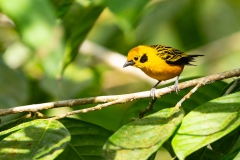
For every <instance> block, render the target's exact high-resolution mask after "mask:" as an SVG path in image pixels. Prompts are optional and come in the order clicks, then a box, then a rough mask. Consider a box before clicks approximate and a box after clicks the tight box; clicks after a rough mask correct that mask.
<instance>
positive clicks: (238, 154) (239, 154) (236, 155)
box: [221, 147, 240, 160]
mask: <svg viewBox="0 0 240 160" xmlns="http://www.w3.org/2000/svg"><path fill="white" fill-rule="evenodd" d="M230 159H231V160H238V159H240V147H239V148H236V149H235V150H234V151H232V152H231V153H229V154H228V155H226V156H224V157H222V159H221V160H230Z"/></svg>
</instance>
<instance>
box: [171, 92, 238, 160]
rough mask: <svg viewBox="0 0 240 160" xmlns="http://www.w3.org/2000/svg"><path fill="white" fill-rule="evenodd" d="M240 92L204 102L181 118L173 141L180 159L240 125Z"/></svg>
mask: <svg viewBox="0 0 240 160" xmlns="http://www.w3.org/2000/svg"><path fill="white" fill-rule="evenodd" d="M239 96H240V92H237V93H234V94H230V95H228V96H224V97H221V98H217V99H215V100H212V101H210V102H208V103H205V104H202V105H201V106H199V107H198V108H196V109H194V110H193V111H192V112H190V113H189V114H188V115H187V116H186V117H185V118H184V119H183V121H182V124H181V126H180V128H179V130H178V131H177V134H176V136H175V137H174V138H173V140H172V145H173V149H174V151H175V153H176V155H177V157H178V158H179V159H181V160H182V159H184V158H185V157H186V156H188V155H189V154H191V153H193V152H194V151H196V150H198V149H200V148H201V147H203V146H206V145H208V144H210V143H212V142H214V141H216V140H218V139H220V138H221V137H223V136H225V135H227V134H228V133H230V132H231V131H233V130H234V129H236V128H237V127H238V126H239V124H240V119H239V111H240V99H239Z"/></svg>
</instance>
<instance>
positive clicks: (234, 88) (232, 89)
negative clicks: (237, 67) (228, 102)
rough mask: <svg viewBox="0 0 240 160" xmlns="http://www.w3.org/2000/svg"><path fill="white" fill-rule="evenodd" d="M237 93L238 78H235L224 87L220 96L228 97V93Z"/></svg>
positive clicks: (239, 82)
mask: <svg viewBox="0 0 240 160" xmlns="http://www.w3.org/2000/svg"><path fill="white" fill-rule="evenodd" d="M238 91H240V78H237V79H235V80H234V81H232V82H231V83H229V84H228V85H226V86H225V87H224V88H223V90H222V95H228V94H230V93H234V92H238Z"/></svg>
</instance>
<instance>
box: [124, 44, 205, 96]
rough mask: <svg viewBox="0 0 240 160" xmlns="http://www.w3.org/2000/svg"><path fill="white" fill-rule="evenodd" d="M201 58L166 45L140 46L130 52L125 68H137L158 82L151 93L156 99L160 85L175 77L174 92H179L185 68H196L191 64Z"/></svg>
mask: <svg viewBox="0 0 240 160" xmlns="http://www.w3.org/2000/svg"><path fill="white" fill-rule="evenodd" d="M199 56H204V55H188V54H186V53H185V52H182V51H180V50H178V49H175V48H172V47H169V46H165V45H151V46H148V45H139V46H137V47H134V48H132V49H131V50H130V51H129V52H128V55H127V61H126V63H125V64H124V65H123V68H125V67H127V66H134V67H137V68H139V69H141V70H142V71H143V72H144V73H145V74H146V75H147V76H149V77H151V78H153V79H156V80H158V82H157V83H156V84H155V85H154V86H153V87H152V89H151V91H150V96H151V97H152V98H153V99H154V98H155V92H156V87H157V86H158V85H159V83H161V82H162V81H165V80H168V79H172V78H174V77H176V80H175V84H174V90H175V92H178V91H179V89H178V81H179V76H180V74H181V73H182V71H183V69H184V66H185V65H190V66H195V65H194V64H192V63H191V62H195V58H196V57H199Z"/></svg>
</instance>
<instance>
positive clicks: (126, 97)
mask: <svg viewBox="0 0 240 160" xmlns="http://www.w3.org/2000/svg"><path fill="white" fill-rule="evenodd" d="M238 76H240V68H238V69H234V70H230V71H226V72H222V73H217V74H212V75H209V76H206V77H202V78H198V79H193V80H189V81H186V82H183V83H180V84H179V86H178V88H179V89H180V90H181V89H184V88H189V87H193V86H196V85H197V84H199V83H203V84H208V83H212V82H215V81H219V80H223V79H227V78H231V77H238ZM171 92H174V87H173V86H170V87H165V88H162V89H158V90H156V92H155V96H156V98H159V97H161V96H163V95H166V94H169V93H171ZM148 97H151V95H150V91H145V92H138V93H131V94H123V95H113V96H100V97H90V98H80V99H71V100H65V101H58V102H49V103H42V104H32V105H26V106H19V107H14V108H7V109H1V110H0V116H5V115H9V114H16V113H20V112H37V111H40V110H45V109H51V108H58V107H67V106H68V107H73V106H79V105H84V104H96V103H104V104H102V105H103V106H104V107H107V106H110V105H113V104H120V103H127V102H130V101H134V100H138V99H143V98H148ZM110 102H112V103H110ZM116 102H117V103H116ZM99 105H100V104H99ZM99 105H98V106H99ZM100 106H101V105H100ZM96 107H97V106H96ZM97 108H98V107H97ZM102 108H103V107H102ZM99 109H101V107H100V108H99ZM85 110H87V112H88V111H92V109H85ZM80 113H84V112H83V111H81V112H80Z"/></svg>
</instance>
